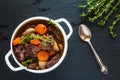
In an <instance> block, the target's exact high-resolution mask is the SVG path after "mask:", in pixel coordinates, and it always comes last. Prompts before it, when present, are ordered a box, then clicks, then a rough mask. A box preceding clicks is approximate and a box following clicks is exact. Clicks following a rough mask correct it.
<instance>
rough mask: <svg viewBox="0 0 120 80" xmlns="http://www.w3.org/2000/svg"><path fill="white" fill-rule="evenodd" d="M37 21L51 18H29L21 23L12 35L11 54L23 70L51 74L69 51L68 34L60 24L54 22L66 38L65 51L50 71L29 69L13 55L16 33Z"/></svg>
mask: <svg viewBox="0 0 120 80" xmlns="http://www.w3.org/2000/svg"><path fill="white" fill-rule="evenodd" d="M36 19H40V20H49V19H50V18H47V17H41V16H38V17H31V18H28V19H26V20H24V21H23V22H22V23H20V24H19V25H18V26H17V28H16V29H15V31H14V32H13V35H12V38H11V43H10V47H11V52H12V57H13V58H14V60H15V62H16V63H17V64H18V65H19V66H20V67H22V68H23V69H25V70H27V71H29V72H32V73H46V72H49V71H52V70H54V69H55V68H56V67H58V66H59V65H60V64H61V63H62V61H63V60H64V58H65V56H66V54H67V49H68V41H67V38H66V33H65V31H64V30H63V28H62V27H61V25H60V24H59V23H56V22H55V21H54V20H53V22H54V23H55V24H56V25H57V27H58V28H59V29H60V30H61V32H62V34H63V38H64V51H63V55H62V56H61V58H60V59H59V61H58V62H57V63H56V64H55V65H53V66H52V67H50V68H48V69H44V70H32V69H28V68H27V67H25V66H23V65H21V64H20V63H19V62H18V60H17V59H16V57H15V55H14V53H13V48H12V41H13V39H14V36H15V34H16V32H17V31H18V30H19V29H20V28H21V27H22V26H23V25H24V24H26V23H27V22H29V21H31V20H36Z"/></svg>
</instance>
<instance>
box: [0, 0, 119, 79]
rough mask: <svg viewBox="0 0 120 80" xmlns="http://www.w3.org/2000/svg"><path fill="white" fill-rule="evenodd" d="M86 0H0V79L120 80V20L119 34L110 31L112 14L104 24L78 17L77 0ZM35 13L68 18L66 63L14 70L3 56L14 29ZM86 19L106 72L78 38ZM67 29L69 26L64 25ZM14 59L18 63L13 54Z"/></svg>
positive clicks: (53, 17)
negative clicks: (33, 70) (39, 71)
mask: <svg viewBox="0 0 120 80" xmlns="http://www.w3.org/2000/svg"><path fill="white" fill-rule="evenodd" d="M84 2H85V0H0V80H120V32H119V31H120V28H119V26H120V23H118V24H117V25H116V31H117V33H118V37H117V38H116V39H112V38H111V37H110V36H109V34H108V32H109V31H108V25H109V23H110V22H111V20H112V19H113V18H112V17H111V18H110V21H108V24H107V25H106V26H105V27H104V28H101V27H98V26H97V25H96V24H95V23H88V22H87V21H86V20H82V19H81V18H80V17H79V14H80V12H81V10H80V9H78V7H77V6H78V4H80V3H84ZM33 16H46V17H49V18H52V19H55V20H56V19H59V18H62V17H63V18H66V19H67V20H68V21H69V22H70V23H71V25H72V27H73V31H74V32H73V34H72V36H71V37H70V39H69V40H68V44H69V48H68V52H67V56H66V58H65V60H64V61H63V63H62V64H61V65H60V66H59V67H57V68H56V69H55V70H53V71H51V72H48V73H45V74H34V73H30V72H27V71H25V70H22V71H18V72H13V71H12V70H10V69H9V68H8V66H7V65H6V63H5V60H4V57H5V55H6V54H7V52H8V51H9V50H10V39H11V36H12V33H13V31H14V30H15V28H16V27H17V25H18V24H19V23H21V22H22V21H23V20H25V19H27V18H29V17H33ZM80 23H84V24H86V25H87V26H89V28H90V29H91V32H92V40H91V42H92V43H93V45H94V47H95V49H96V51H97V52H98V53H99V55H100V57H101V58H102V60H103V61H104V63H105V64H106V65H107V66H108V68H109V74H108V75H107V76H105V75H103V74H102V73H101V72H100V68H99V65H98V64H97V62H96V60H95V58H94V55H93V52H92V50H91V49H90V47H89V45H88V44H87V43H85V42H83V41H82V40H80V39H79V36H78V26H79V24H80ZM63 28H64V29H65V31H66V32H68V28H67V27H66V26H65V27H63ZM10 61H11V63H12V64H13V65H14V66H16V67H17V65H16V63H15V62H14V60H13V58H12V57H10Z"/></svg>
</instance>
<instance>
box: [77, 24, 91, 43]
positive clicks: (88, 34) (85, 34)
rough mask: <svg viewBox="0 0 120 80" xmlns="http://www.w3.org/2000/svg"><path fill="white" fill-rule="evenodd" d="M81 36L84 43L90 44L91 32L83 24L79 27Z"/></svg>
mask: <svg viewBox="0 0 120 80" xmlns="http://www.w3.org/2000/svg"><path fill="white" fill-rule="evenodd" d="M79 36H80V38H81V39H82V40H83V41H86V42H88V41H89V40H90V39H91V32H90V30H89V29H88V27H87V26H85V25H83V24H81V25H80V26H79Z"/></svg>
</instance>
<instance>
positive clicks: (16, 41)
mask: <svg viewBox="0 0 120 80" xmlns="http://www.w3.org/2000/svg"><path fill="white" fill-rule="evenodd" d="M19 43H20V37H18V38H15V39H14V40H13V42H12V45H13V46H15V45H17V44H19Z"/></svg>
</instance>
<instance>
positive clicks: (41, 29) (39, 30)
mask: <svg viewBox="0 0 120 80" xmlns="http://www.w3.org/2000/svg"><path fill="white" fill-rule="evenodd" d="M35 30H36V32H37V33H39V34H45V32H46V31H47V28H46V26H45V25H43V24H38V25H37V26H36V27H35Z"/></svg>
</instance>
